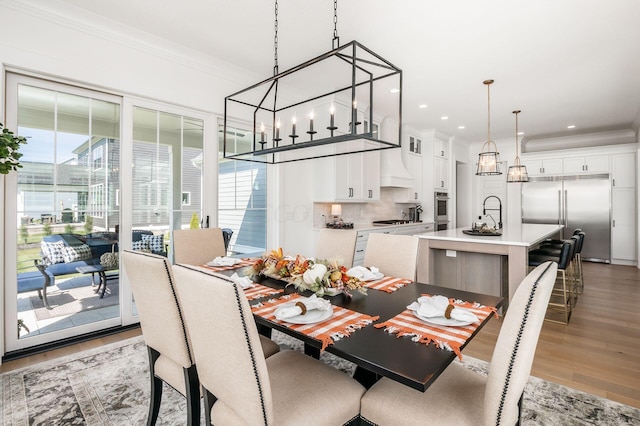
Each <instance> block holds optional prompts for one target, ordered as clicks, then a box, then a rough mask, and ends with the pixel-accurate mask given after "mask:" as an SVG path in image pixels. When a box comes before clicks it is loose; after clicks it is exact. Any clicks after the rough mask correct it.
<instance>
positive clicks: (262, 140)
mask: <svg viewBox="0 0 640 426" xmlns="http://www.w3.org/2000/svg"><path fill="white" fill-rule="evenodd" d="M264 138H265V134H264V123H260V143H262V144H264V143H265V140H264Z"/></svg>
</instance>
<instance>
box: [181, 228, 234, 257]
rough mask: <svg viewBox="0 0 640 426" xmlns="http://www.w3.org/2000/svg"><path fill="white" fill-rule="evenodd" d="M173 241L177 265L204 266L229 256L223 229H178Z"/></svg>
mask: <svg viewBox="0 0 640 426" xmlns="http://www.w3.org/2000/svg"><path fill="white" fill-rule="evenodd" d="M172 241H173V261H174V262H175V263H186V264H188V265H204V264H205V263H207V262H210V261H212V260H213V259H215V258H216V257H218V256H226V254H227V250H226V249H225V246H224V237H223V235H222V229H221V228H196V229H178V230H175V231H173V237H172Z"/></svg>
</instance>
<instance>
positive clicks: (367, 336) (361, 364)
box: [225, 271, 502, 392]
mask: <svg viewBox="0 0 640 426" xmlns="http://www.w3.org/2000/svg"><path fill="white" fill-rule="evenodd" d="M227 273H228V275H231V274H232V273H233V271H225V274H227ZM260 284H262V285H265V286H269V287H273V288H279V289H281V288H284V290H285V294H287V293H294V292H296V290H295V288H294V287H293V286H292V285H290V286H286V283H285V282H283V281H280V280H276V279H272V278H265V279H264V280H262V281H261V282H260ZM302 294H303V295H305V296H310V295H311V294H312V293H311V292H303V293H302ZM423 294H430V295H443V296H447V297H449V298H454V299H460V300H463V301H468V302H477V303H480V304H482V305H486V306H493V307H495V308H500V307H501V306H502V298H501V297H497V296H489V295H484V294H479V293H472V292H468V291H462V290H456V289H452V288H447V287H439V286H435V285H429V284H421V283H416V282H413V283H410V284H407V285H406V286H404V287H401V288H400V289H398V290H396V291H394V292H393V293H386V292H384V291H379V290H373V289H368V291H367V294H366V295H363V294H360V293H359V292H357V291H356V292H354V293H353V295H352V297H349V296H347V295H345V294H339V295H337V296H333V297H328V299H329V300H330V301H331V303H332V304H333V305H335V306H341V307H344V308H347V309H350V310H352V311H356V312H360V313H364V314H367V315H371V316H379V317H380V318H379V319H378V320H377V321H376V322H374V324H380V323H382V322H384V321H386V320H388V319H390V318H392V317H394V316H396V315H397V314H399V313H401V312H402V311H404V310H405V309H406V308H407V305H409V304H411V303H412V302H413V301H415V300H417V299H418V297H420V296H421V295H423ZM325 297H326V296H325ZM259 302H260V300H253V301H250V304H252V305H253V304H256V303H259ZM492 317H493V315H489V316H487V317H486V318H485V319H484V320H483V321H482V322H481V324H480V325H479V326H478V328H477V329H476V330H475V332H474V333H473V334H472V335H471V337H470V338H469V339H468V340H467V341H466V342H465V343H464V345H463V346H462V348H464V346H466V345H467V344H468V343H469V341H471V339H473V337H474V336H475V335H476V334H477V333H478V332H479V331H480V330H481V329H482V327H484V325H485V324H486V323H487V322H488V321H489V320H490V319H491V318H492ZM254 318H255V321H256V323H257V325H258V329H259V330H260V332H261V333H262V334H266V335H270V330H272V329H273V330H278V331H280V332H282V333H285V334H287V335H289V336H292V337H295V338H297V339H300V340H301V341H302V342H303V343H304V345H305V353H307V354H308V355H311V356H314V357H316V358H317V357H319V355H320V351H321V347H322V343H321V342H320V341H319V340H317V339H314V338H312V337H310V336H307V335H305V334H303V333H301V332H298V331H295V330H293V329H292V328H289V327H288V326H287V325H286V324H284V323H282V322H277V321H270V320H268V319H265V318H263V317H262V316H260V315H254ZM374 324H371V325H368V326H366V327H363V328H361V329H359V330H357V331H354V332H353V333H351V335H350V336H349V337H345V338H343V339H340V340H337V341H336V342H335V343H334V344H332V345H329V346H327V347H326V349H325V350H326V351H327V352H329V353H331V354H334V355H336V356H338V357H341V358H343V359H346V360H348V361H351V362H353V363H354V364H356V366H357V367H356V372H355V374H354V377H355V378H356V379H357V380H358V381H360V382H361V383H362V384H363V385H364V386H366V387H369V386H371V385H372V384H373V383H375V381H376V380H378V379H379V378H380V377H381V376H384V377H388V378H390V379H392V380H395V381H397V382H400V383H402V384H405V385H407V386H410V387H412V388H414V389H417V390H419V391H422V392H424V391H425V390H426V389H427V388H428V387H429V386H430V385H431V384H432V383H433V382H434V381H435V380H436V379H437V378H438V376H439V375H440V374H441V373H442V372H443V371H444V370H445V369H446V368H447V366H449V364H450V363H451V362H453V360H454V359H455V358H456V354H455V353H454V352H452V351H449V350H446V349H442V348H438V347H437V346H436V345H435V344H433V343H430V344H424V343H418V342H414V341H413V340H411V338H410V337H406V336H404V337H397V336H396V335H394V334H390V333H387V332H385V331H384V329H382V328H375V327H374ZM463 356H464V354H463Z"/></svg>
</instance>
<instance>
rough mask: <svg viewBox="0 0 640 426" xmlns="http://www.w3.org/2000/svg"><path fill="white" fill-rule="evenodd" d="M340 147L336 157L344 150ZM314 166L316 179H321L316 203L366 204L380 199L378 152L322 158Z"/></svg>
mask: <svg viewBox="0 0 640 426" xmlns="http://www.w3.org/2000/svg"><path fill="white" fill-rule="evenodd" d="M358 143H361V144H370V143H371V142H366V141H360V142H358ZM340 145H341V144H337V146H336V147H335V149H336V152H337V153H339V152H341V150H344V149H345V148H344V147H341V146H340ZM343 152H344V151H343ZM315 165H316V169H315V173H316V175H317V176H319V177H322V178H321V179H316V180H315V199H316V201H326V202H332V201H340V202H364V201H378V200H379V199H380V153H379V151H371V152H364V153H357V154H348V155H338V156H335V157H328V158H323V159H320V160H318V161H317V162H316V163H315Z"/></svg>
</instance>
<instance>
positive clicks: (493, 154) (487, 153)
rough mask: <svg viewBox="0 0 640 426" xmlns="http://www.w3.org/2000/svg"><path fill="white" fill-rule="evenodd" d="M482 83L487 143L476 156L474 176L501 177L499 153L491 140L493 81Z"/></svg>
mask: <svg viewBox="0 0 640 426" xmlns="http://www.w3.org/2000/svg"><path fill="white" fill-rule="evenodd" d="M482 83H483V84H486V85H487V117H488V119H487V141H486V142H485V143H484V145H482V152H480V154H478V169H477V170H476V175H478V176H490V175H501V174H502V172H501V171H500V153H499V152H498V147H497V146H496V144H495V142H493V141H492V140H491V94H490V90H489V88H490V86H491V85H492V84H493V80H485V81H483V82H482Z"/></svg>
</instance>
